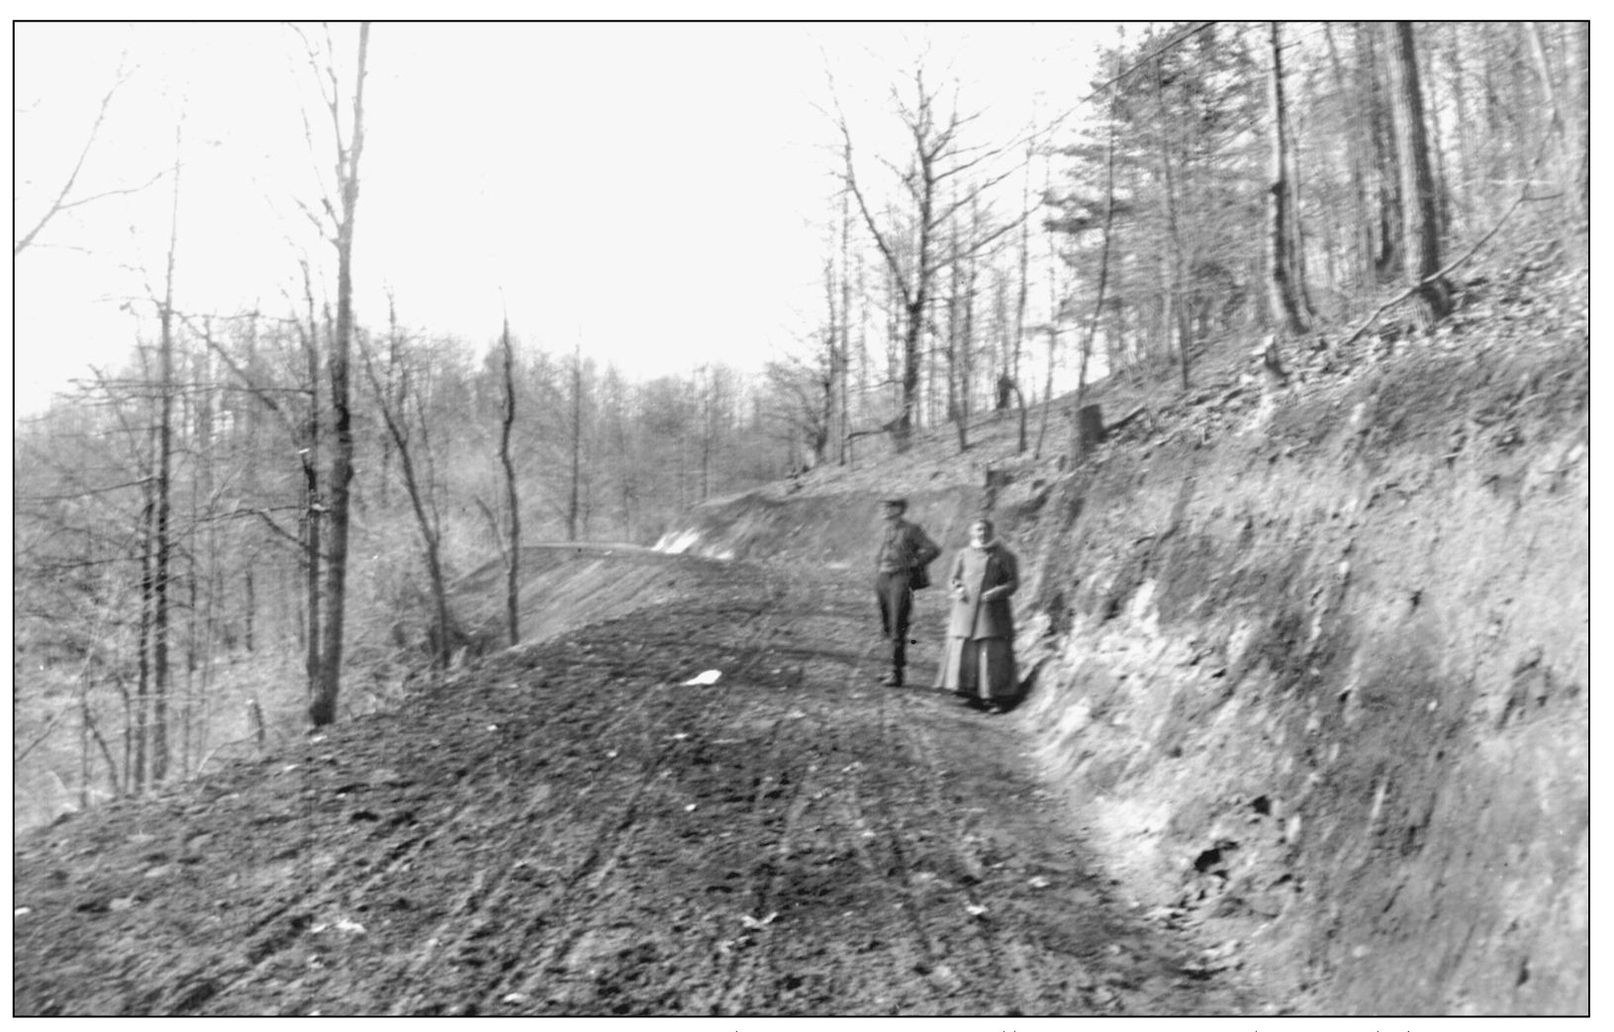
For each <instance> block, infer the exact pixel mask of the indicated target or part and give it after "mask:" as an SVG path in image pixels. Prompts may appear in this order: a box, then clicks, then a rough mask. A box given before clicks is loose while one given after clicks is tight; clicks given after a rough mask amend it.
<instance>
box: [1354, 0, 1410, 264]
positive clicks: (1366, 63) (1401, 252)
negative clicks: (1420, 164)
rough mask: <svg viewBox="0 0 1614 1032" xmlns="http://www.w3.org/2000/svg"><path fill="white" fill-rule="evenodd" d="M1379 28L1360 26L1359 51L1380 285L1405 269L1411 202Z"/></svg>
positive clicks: (1358, 31)
mask: <svg viewBox="0 0 1614 1032" xmlns="http://www.w3.org/2000/svg"><path fill="white" fill-rule="evenodd" d="M1376 35H1377V33H1376V32H1375V27H1374V26H1373V25H1371V24H1365V23H1359V24H1358V25H1357V50H1358V53H1359V54H1360V61H1361V68H1360V70H1359V71H1360V75H1361V79H1362V91H1361V96H1362V98H1363V100H1364V101H1365V103H1366V106H1367V109H1368V113H1369V121H1370V124H1371V125H1372V136H1373V157H1374V162H1373V171H1374V180H1375V184H1376V186H1377V188H1378V189H1377V193H1378V199H1379V206H1378V207H1379V210H1378V238H1379V246H1378V253H1377V254H1376V255H1374V258H1373V269H1374V274H1375V276H1376V277H1377V279H1378V281H1379V282H1380V283H1389V282H1393V281H1395V280H1396V279H1399V278H1400V276H1401V270H1402V269H1403V268H1404V267H1405V264H1406V263H1405V260H1404V259H1405V247H1404V241H1403V240H1402V239H1401V230H1402V223H1403V221H1404V220H1403V218H1402V214H1401V213H1402V209H1403V207H1404V206H1405V205H1406V204H1407V203H1409V199H1407V198H1404V197H1402V195H1401V177H1400V172H1399V170H1400V167H1401V158H1400V153H1399V148H1398V146H1397V142H1396V133H1395V127H1394V125H1393V124H1392V123H1393V121H1394V119H1393V118H1392V117H1391V115H1390V114H1389V111H1388V108H1389V105H1388V104H1387V103H1386V100H1385V97H1384V89H1383V86H1382V84H1381V82H1380V77H1379V71H1378V67H1379V57H1378V50H1379V46H1378V41H1377V39H1376Z"/></svg>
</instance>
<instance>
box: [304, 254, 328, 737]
mask: <svg viewBox="0 0 1614 1032" xmlns="http://www.w3.org/2000/svg"><path fill="white" fill-rule="evenodd" d="M303 298H304V301H305V302H306V303H307V306H308V328H307V331H306V335H305V336H304V338H303V357H304V358H305V359H306V360H307V369H308V420H307V422H306V423H305V424H304V427H303V447H302V448H301V449H300V456H299V457H300V458H301V459H302V467H303V526H302V532H303V597H304V598H305V599H306V600H307V601H306V605H305V608H306V609H307V610H308V612H307V615H306V619H305V620H304V621H303V629H304V638H303V649H304V657H303V667H304V670H305V671H306V674H307V678H308V700H309V705H310V706H312V705H313V704H314V701H315V700H316V699H318V698H319V694H320V670H321V664H320V643H321V642H322V641H323V640H324V625H323V624H322V623H321V616H322V613H323V606H322V605H321V603H320V581H321V574H322V573H323V572H324V563H323V562H322V556H323V554H324V553H323V548H324V541H323V538H324V534H323V532H322V528H321V527H320V520H321V518H322V517H323V516H324V514H325V502H324V499H323V498H322V497H321V494H320V489H319V463H320V459H321V455H320V426H319V423H320V404H319V380H320V375H319V343H318V342H319V323H318V322H317V321H316V319H315V318H314V285H313V282H312V279H311V274H310V272H309V268H308V266H307V265H306V264H304V265H303ZM299 332H300V333H301V332H303V331H302V328H301V326H300V325H299Z"/></svg>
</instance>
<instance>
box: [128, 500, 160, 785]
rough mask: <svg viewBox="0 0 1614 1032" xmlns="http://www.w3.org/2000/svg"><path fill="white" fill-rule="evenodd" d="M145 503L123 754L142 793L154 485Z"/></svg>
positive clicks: (153, 567) (153, 553)
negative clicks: (127, 752) (128, 749)
mask: <svg viewBox="0 0 1614 1032" xmlns="http://www.w3.org/2000/svg"><path fill="white" fill-rule="evenodd" d="M143 493H144V494H145V496H146V498H145V502H146V504H145V505H144V506H143V507H142V509H141V513H140V624H139V627H138V630H137V634H136V646H137V647H136V655H137V656H139V660H138V661H137V670H136V675H135V677H136V679H135V695H134V720H133V721H131V722H129V723H132V724H133V725H134V733H133V736H132V737H133V738H134V755H133V756H132V757H130V756H125V757H124V767H125V769H126V770H128V772H129V773H128V781H129V785H130V789H131V791H132V792H134V794H136V795H139V794H140V793H141V792H143V791H144V790H145V787H146V774H147V771H148V769H149V768H148V764H147V762H146V745H147V739H148V737H149V725H150V699H151V648H150V646H151V640H152V630H151V627H152V620H151V615H152V599H153V585H154V584H155V583H156V579H157V575H156V567H157V561H156V549H155V547H154V545H155V540H156V536H157V535H156V522H157V499H156V497H155V496H154V493H153V488H152V487H149V486H148V487H146V488H145V489H144V492H143Z"/></svg>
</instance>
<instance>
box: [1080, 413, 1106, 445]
mask: <svg viewBox="0 0 1614 1032" xmlns="http://www.w3.org/2000/svg"><path fill="white" fill-rule="evenodd" d="M1102 443H1104V411H1103V408H1102V406H1099V405H1083V406H1082V407H1081V410H1080V411H1079V412H1077V413H1076V451H1077V454H1078V455H1086V454H1087V453H1088V452H1091V451H1092V450H1093V449H1094V448H1097V447H1098V446H1099V445H1100V444H1102Z"/></svg>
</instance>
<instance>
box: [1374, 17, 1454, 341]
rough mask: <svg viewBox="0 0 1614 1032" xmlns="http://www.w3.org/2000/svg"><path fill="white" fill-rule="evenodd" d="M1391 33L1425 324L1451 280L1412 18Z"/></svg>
mask: <svg viewBox="0 0 1614 1032" xmlns="http://www.w3.org/2000/svg"><path fill="white" fill-rule="evenodd" d="M1386 31H1387V32H1388V34H1389V36H1390V51H1391V60H1390V77H1391V84H1392V90H1391V93H1392V99H1393V102H1394V111H1395V122H1396V132H1397V135H1398V136H1399V143H1400V148H1399V149H1400V151H1401V156H1402V159H1403V161H1402V167H1401V193H1402V195H1403V196H1404V197H1406V198H1407V199H1408V203H1407V204H1406V206H1405V214H1406V226H1405V228H1404V230H1403V233H1402V235H1403V237H1404V238H1405V239H1406V242H1407V248H1408V254H1407V257H1408V259H1409V260H1408V265H1409V266H1410V267H1411V270H1412V275H1413V277H1414V282H1416V283H1418V284H1419V287H1418V310H1419V316H1420V320H1421V322H1422V323H1423V324H1424V326H1425V327H1426V328H1427V327H1428V326H1431V325H1433V324H1434V323H1436V322H1439V321H1440V320H1441V319H1444V318H1445V317H1446V316H1447V315H1449V314H1450V313H1451V309H1452V299H1451V286H1450V285H1449V284H1448V283H1447V282H1446V280H1445V278H1444V277H1442V276H1440V275H1439V273H1440V220H1439V207H1440V205H1439V198H1438V197H1437V196H1436V192H1435V181H1434V175H1433V173H1432V172H1431V170H1430V164H1429V143H1428V137H1427V136H1426V135H1425V132H1424V112H1423V91H1422V89H1421V88H1420V85H1419V81H1418V56H1417V50H1416V48H1415V46H1414V40H1413V34H1412V23H1411V22H1396V23H1394V24H1393V25H1390V26H1388V27H1387V30H1386Z"/></svg>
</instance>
